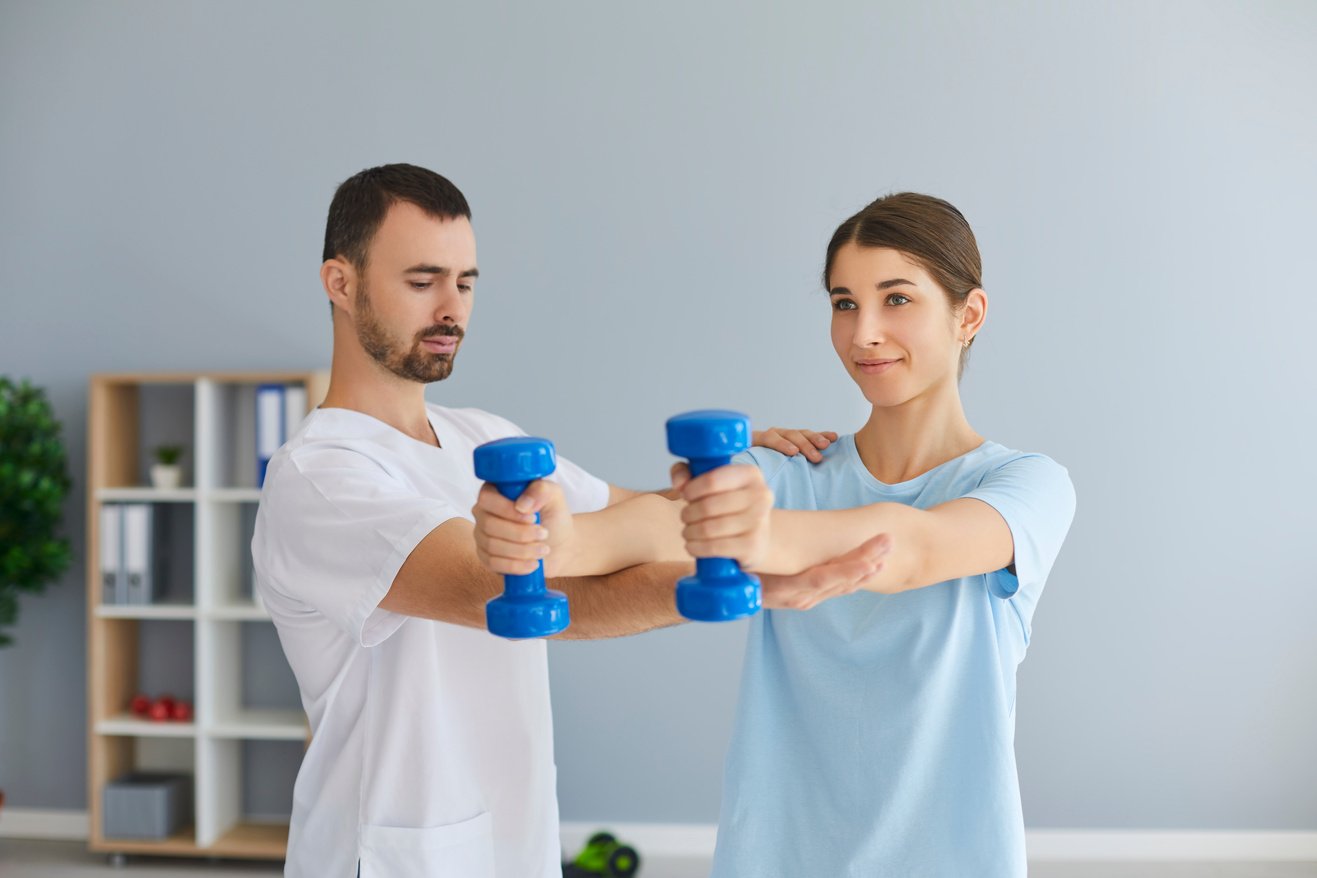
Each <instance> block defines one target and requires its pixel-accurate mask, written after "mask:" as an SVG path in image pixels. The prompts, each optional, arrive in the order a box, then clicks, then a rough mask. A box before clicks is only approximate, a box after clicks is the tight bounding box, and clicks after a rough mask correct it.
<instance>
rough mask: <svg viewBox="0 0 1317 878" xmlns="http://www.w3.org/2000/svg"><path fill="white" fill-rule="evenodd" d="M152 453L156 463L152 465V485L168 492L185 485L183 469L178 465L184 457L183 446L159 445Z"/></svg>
mask: <svg viewBox="0 0 1317 878" xmlns="http://www.w3.org/2000/svg"><path fill="white" fill-rule="evenodd" d="M152 453H153V454H154V455H155V462H154V463H152V464H151V485H152V486H153V487H156V488H159V489H161V490H168V489H170V488H177V487H178V486H179V485H181V484H183V468H182V467H181V466H179V463H178V462H179V460H180V459H181V458H182V457H183V446H182V445H157V446H156V447H155V449H154V450H153V452H152Z"/></svg>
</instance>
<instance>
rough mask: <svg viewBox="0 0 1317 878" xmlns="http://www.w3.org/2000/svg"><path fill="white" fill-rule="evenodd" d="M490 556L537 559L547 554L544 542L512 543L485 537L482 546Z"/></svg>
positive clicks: (527, 559) (547, 550) (515, 559)
mask: <svg viewBox="0 0 1317 878" xmlns="http://www.w3.org/2000/svg"><path fill="white" fill-rule="evenodd" d="M483 548H484V550H485V552H486V553H487V554H488V555H489V557H491V558H502V559H504V560H508V561H537V560H539V559H540V558H543V557H544V556H545V555H547V554H549V547H548V546H547V545H545V544H544V543H512V542H508V541H507V540H499V539H486V540H485V541H484V546H483Z"/></svg>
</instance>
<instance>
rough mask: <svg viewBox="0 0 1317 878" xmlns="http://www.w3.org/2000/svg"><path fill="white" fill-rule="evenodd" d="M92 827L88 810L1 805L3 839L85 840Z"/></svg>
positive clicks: (0, 824) (0, 819) (0, 822)
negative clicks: (4, 806) (5, 806)
mask: <svg viewBox="0 0 1317 878" xmlns="http://www.w3.org/2000/svg"><path fill="white" fill-rule="evenodd" d="M89 829H90V823H89V822H88V817H87V812H86V811H64V810H57V809H53V808H52V809H44V808H8V807H7V808H0V838H48V839H65V840H69V841H86V840H87V837H88V835H89Z"/></svg>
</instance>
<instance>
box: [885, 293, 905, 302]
mask: <svg viewBox="0 0 1317 878" xmlns="http://www.w3.org/2000/svg"><path fill="white" fill-rule="evenodd" d="M898 299H899V300H900V301H898ZM909 301H910V297H909V296H903V295H901V294H900V293H892V294H891V295H890V296H888V297H887V304H889V305H904V304H905V303H906V302H909Z"/></svg>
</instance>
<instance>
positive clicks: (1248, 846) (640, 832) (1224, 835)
mask: <svg viewBox="0 0 1317 878" xmlns="http://www.w3.org/2000/svg"><path fill="white" fill-rule="evenodd" d="M600 829H607V830H608V831H609V832H611V833H613V834H614V835H616V836H617V837H618V839H620V840H621V841H623V842H625V843H627V844H631V845H634V846H635V847H636V848H637V849H638V850H639V851H641V853H643V854H645V855H646V856H650V857H665V858H673V859H706V860H707V859H711V858H712V857H713V846H714V841H715V839H716V838H717V835H718V827H717V826H715V825H714V824H712V823H580V822H569V823H564V824H562V846H563V851H564V853H565V854H567V855H571V854H573V853H575V852H576V851H579V850H580V849H581V847H582V846H583V845H584V844H585V840H586V839H587V838H589V837H590V836H591V835H592V834H593V833H595V832H597V831H599V830H600ZM87 835H88V816H87V812H86V811H66V810H58V809H41V808H4V809H3V810H0V838H32V839H59V840H65V841H86V840H87ZM1025 839H1026V845H1027V847H1028V851H1029V859H1030V860H1031V861H1035V862H1056V861H1067V862H1168V861H1176V862H1245V863H1247V862H1281V861H1288V862H1310V861H1311V862H1317V832H1225V831H1220V832H1218V831H1179V830H1172V831H1163V830H1114V829H1030V830H1026V832H1025Z"/></svg>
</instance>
